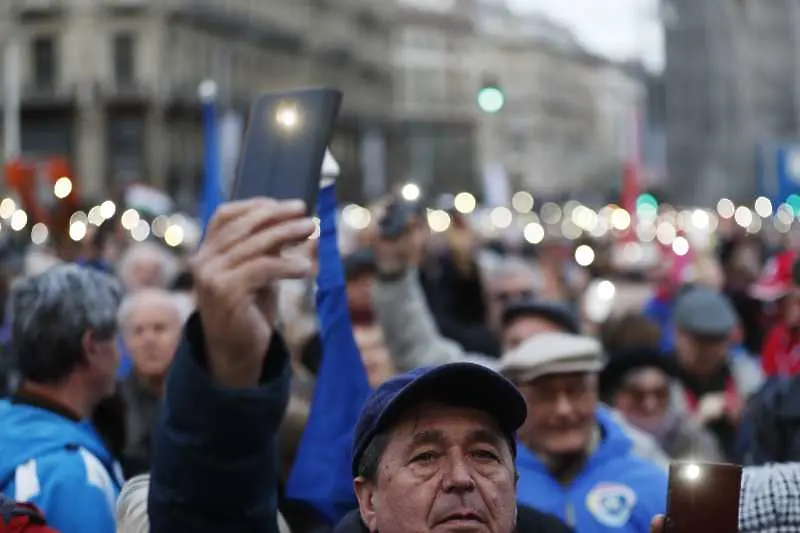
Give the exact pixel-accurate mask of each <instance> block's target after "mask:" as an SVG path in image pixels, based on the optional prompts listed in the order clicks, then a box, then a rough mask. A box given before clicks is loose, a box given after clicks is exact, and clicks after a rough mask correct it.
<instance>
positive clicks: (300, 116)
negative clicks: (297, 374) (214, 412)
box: [193, 88, 342, 388]
mask: <svg viewBox="0 0 800 533" xmlns="http://www.w3.org/2000/svg"><path fill="white" fill-rule="evenodd" d="M341 101H342V93H341V92H340V91H338V90H335V89H324V88H323V89H308V90H301V91H293V92H287V93H276V94H266V95H263V96H261V97H260V98H258V99H257V100H256V102H255V104H254V105H253V108H252V111H251V114H250V119H249V125H248V128H247V133H246V136H245V141H244V147H243V151H242V157H241V160H240V162H239V171H238V174H237V177H236V181H235V183H234V185H233V194H232V200H233V201H232V202H230V203H228V204H225V205H224V206H223V207H222V208H220V209H219V210H218V211H217V212H216V213H215V215H214V217H213V218H212V220H211V222H210V224H209V227H208V228H207V232H206V237H205V240H204V242H203V244H202V245H201V247H200V250H199V252H198V253H197V256H196V257H195V259H194V261H193V270H194V275H195V278H196V279H197V292H198V310H199V313H200V318H201V321H202V325H203V332H204V336H205V340H206V343H207V348H208V357H209V365H210V370H211V371H212V374H213V375H214V376H215V377H216V378H217V379H218V380H219V381H220V382H221V383H222V384H223V385H225V386H227V387H230V388H247V387H252V386H254V385H256V384H257V383H258V379H259V376H260V375H261V369H262V367H263V365H264V358H265V357H266V354H267V351H268V348H269V345H270V341H271V339H272V334H273V332H274V331H275V327H276V326H275V320H276V312H277V310H276V304H277V295H276V292H275V291H276V285H275V284H276V282H277V281H279V280H283V279H293V278H305V277H309V276H312V275H313V264H312V262H311V260H310V259H309V257H308V256H307V255H304V254H298V253H294V254H291V253H287V250H291V249H292V248H296V247H297V246H298V245H299V244H301V243H303V242H305V241H306V240H307V239H308V238H309V237H310V236H311V235H312V234H313V233H314V231H315V225H314V222H313V220H312V219H311V218H310V215H311V214H312V213H313V210H314V207H315V205H316V199H317V193H318V192H319V187H320V169H321V168H322V165H323V161H324V157H325V153H326V149H327V146H328V144H329V143H330V140H331V137H332V135H333V129H334V124H335V121H336V118H337V116H338V112H339V107H340V105H341Z"/></svg>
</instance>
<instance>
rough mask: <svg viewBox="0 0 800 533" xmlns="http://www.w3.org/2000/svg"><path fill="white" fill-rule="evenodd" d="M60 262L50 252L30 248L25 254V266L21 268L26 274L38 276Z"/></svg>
mask: <svg viewBox="0 0 800 533" xmlns="http://www.w3.org/2000/svg"><path fill="white" fill-rule="evenodd" d="M61 263H62V261H61V260H60V259H59V258H58V257H56V256H54V255H52V254H49V253H46V252H41V251H38V250H31V251H30V252H28V253H27V254H25V266H24V267H23V268H24V273H25V275H26V276H38V275H39V274H44V273H45V272H47V271H48V270H50V269H51V268H53V267H54V266H57V265H60V264H61Z"/></svg>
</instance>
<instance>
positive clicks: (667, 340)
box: [0, 184, 800, 533]
mask: <svg viewBox="0 0 800 533" xmlns="http://www.w3.org/2000/svg"><path fill="white" fill-rule="evenodd" d="M380 211H381V212H379V213H378V216H377V217H376V220H377V223H375V224H374V225H372V226H370V227H369V228H367V229H365V230H363V231H360V232H358V233H357V234H348V233H345V232H343V231H341V229H340V228H338V227H337V220H338V217H337V213H338V208H337V204H336V197H335V185H330V184H329V185H327V186H325V187H324V188H323V189H322V190H321V192H320V198H319V203H318V206H317V209H316V211H315V214H316V216H317V217H318V221H314V220H313V219H312V218H311V217H310V216H309V215H308V212H309V211H308V210H307V209H306V206H304V205H302V203H301V202H277V201H273V200H269V199H255V200H247V201H242V202H230V203H227V204H224V205H223V206H221V207H220V209H218V210H217V212H216V214H215V216H214V218H213V219H212V220H211V222H210V223H209V225H208V227H207V228H206V234H205V238H204V240H203V242H202V244H201V245H200V247H199V249H198V250H195V251H191V253H190V254H186V256H176V255H175V254H174V252H173V251H168V250H167V249H166V248H163V247H161V246H160V245H158V244H156V243H154V242H146V243H134V244H131V245H126V247H125V249H124V250H123V252H122V254H121V256H120V257H118V258H117V257H113V256H112V255H111V252H109V253H108V254H106V253H104V252H103V251H102V250H100V252H99V255H98V254H95V255H92V256H91V257H90V256H85V257H80V258H78V259H77V260H76V261H69V262H66V261H61V260H59V259H57V258H56V257H54V256H53V254H48V253H46V252H42V251H41V250H39V251H36V252H33V251H28V252H26V253H27V256H28V258H27V261H25V262H23V263H22V264H21V265H18V266H17V267H16V269H14V268H11V267H7V268H6V269H5V271H4V281H3V287H4V288H5V290H4V293H5V305H4V309H5V316H4V317H3V318H4V323H5V324H6V329H7V335H6V337H7V338H6V339H5V348H4V351H3V353H2V355H0V377H1V378H2V379H0V381H2V385H1V386H0V389H2V390H3V391H4V395H5V396H6V398H5V399H4V400H1V401H0V493H2V494H4V495H5V497H6V498H8V499H3V500H0V509H8V512H3V513H0V531H5V530H4V529H3V525H2V524H4V523H5V524H6V525H8V524H10V523H11V522H12V520H17V522H16V523H17V524H23V523H24V524H25V525H26V526H29V527H31V528H33V527H46V526H44V520H46V522H47V525H48V526H49V527H50V528H52V529H53V530H55V531H59V532H61V533H78V532H88V533H112V532H114V531H119V532H121V533H147V532H150V531H152V532H153V533H161V532H173V531H183V532H206V531H208V532H211V531H220V530H224V531H228V532H231V533H237V532H241V533H245V532H258V533H277V532H278V531H281V532H282V533H288V532H292V533H312V532H313V533H322V532H324V531H327V532H332V531H337V532H339V533H351V532H352V533H355V532H362V531H365V530H367V531H369V532H370V533H376V532H378V531H380V532H381V533H395V532H396V533H408V532H409V531H420V532H422V531H433V530H443V531H476V532H477V531H491V532H494V533H511V532H512V531H518V532H520V533H527V532H528V531H531V532H533V531H536V532H542V533H544V532H552V533H557V532H558V533H565V532H567V531H575V532H577V533H611V532H621V533H647V532H649V531H651V527H656V529H658V528H660V527H661V524H660V522H658V521H656V522H655V525H653V522H652V521H653V519H654V518H655V517H658V516H659V515H663V514H664V513H665V510H666V503H667V466H668V465H669V463H670V462H671V461H678V460H682V461H695V462H703V461H709V462H732V463H738V464H743V465H746V468H745V475H744V479H743V484H742V499H741V509H740V518H739V523H740V530H741V531H744V532H756V531H758V532H768V531H775V532H778V531H781V532H788V531H800V511H798V510H800V465H795V464H793V463H792V461H794V460H799V459H800V447H798V445H800V439H798V436H800V432H798V430H800V427H798V428H796V427H795V425H796V424H795V422H794V421H795V420H800V418H798V417H797V414H800V412H798V408H797V407H795V405H800V403H798V402H793V401H792V400H793V398H795V397H797V399H798V400H800V392H798V391H800V388H798V387H795V386H794V384H795V382H794V380H793V377H794V376H795V375H796V374H797V373H798V372H800V357H798V354H799V353H800V352H798V350H799V349H800V335H798V332H800V285H798V283H797V281H798V280H797V276H796V272H795V270H797V269H796V268H795V266H796V256H795V253H794V251H792V250H791V249H789V248H784V249H777V250H768V249H766V248H765V246H764V245H763V243H762V242H760V241H759V240H758V238H757V237H753V236H749V235H746V234H744V233H742V234H737V233H730V234H720V235H719V239H718V240H719V243H718V246H717V248H716V249H715V250H713V251H711V252H708V253H704V254H697V255H696V256H695V257H693V258H692V260H691V261H689V262H685V261H678V260H677V257H675V256H671V255H670V254H669V253H668V252H665V253H664V255H663V257H662V258H661V260H660V261H659V263H658V265H657V266H656V267H655V268H652V269H650V270H649V271H647V272H644V273H643V272H637V273H635V274H636V275H635V276H634V274H633V273H631V272H629V271H621V270H619V269H616V268H614V267H612V266H610V265H609V264H604V263H603V262H602V261H597V262H595V264H593V265H592V266H591V267H588V268H582V267H579V266H578V265H576V264H575V262H574V260H573V258H572V257H573V256H572V254H571V248H572V247H574V246H575V244H574V243H570V242H567V241H565V240H562V239H552V240H546V241H544V242H543V243H542V244H540V245H537V246H535V247H530V246H522V245H521V244H519V245H517V244H515V243H509V242H507V241H505V242H494V241H491V240H487V239H484V238H482V237H481V236H480V235H479V234H478V233H477V232H476V231H475V230H474V229H473V228H472V227H471V225H470V223H469V221H468V220H466V219H462V218H459V215H458V214H456V213H453V217H454V219H455V223H454V224H453V225H452V226H451V228H450V229H449V230H448V231H447V232H444V233H442V234H432V233H431V231H430V229H429V227H428V225H427V223H426V221H425V216H424V210H423V209H422V208H421V207H418V206H416V205H414V204H411V203H408V202H407V201H405V200H403V199H401V198H394V199H391V200H390V201H389V202H388V204H387V205H384V206H382V207H381V208H380ZM398 213H399V214H398ZM389 218H392V220H391V221H388V219H389ZM398 220H399V221H400V230H399V231H398V229H397V227H396V226H397V224H398ZM390 222H391V224H390ZM389 226H392V227H389ZM593 245H594V246H597V247H600V246H602V244H600V243H594V244H593ZM598 255H600V254H598ZM598 283H600V284H603V287H605V290H604V292H605V293H606V296H607V299H608V300H614V299H615V298H616V297H615V296H614V294H617V295H618V294H619V293H620V292H622V291H624V287H625V286H626V285H631V284H633V285H637V286H640V287H645V288H647V289H648V290H647V294H648V296H647V298H645V299H644V300H642V301H636V302H633V303H631V302H627V303H625V305H621V304H620V305H616V306H615V305H611V306H610V310H609V312H608V313H605V316H603V317H601V318H598V316H596V313H588V312H587V311H586V309H587V307H588V303H587V299H589V298H590V297H591V295H592V294H594V293H595V292H596V291H592V290H589V289H590V287H594V286H597V284H598ZM612 303H613V302H612ZM776 462H777V463H783V464H782V465H778V466H761V465H765V464H767V463H776ZM12 500H13V501H15V502H18V503H16V504H14V503H12ZM26 502H29V503H31V504H34V505H35V507H34V506H26V505H25V503H26ZM20 527H21V526H20ZM19 531H24V529H19ZM31 531H33V530H31Z"/></svg>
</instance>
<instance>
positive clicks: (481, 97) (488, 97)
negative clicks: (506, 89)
mask: <svg viewBox="0 0 800 533" xmlns="http://www.w3.org/2000/svg"><path fill="white" fill-rule="evenodd" d="M505 103H506V97H505V95H504V94H503V91H501V90H500V89H499V88H498V87H484V88H483V89H481V90H480V91H479V92H478V107H480V108H481V110H482V111H483V112H485V113H497V112H498V111H500V110H501V109H503V106H504V105H505Z"/></svg>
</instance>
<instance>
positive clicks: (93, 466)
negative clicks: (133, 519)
mask: <svg viewBox="0 0 800 533" xmlns="http://www.w3.org/2000/svg"><path fill="white" fill-rule="evenodd" d="M121 485H122V471H121V469H120V468H119V464H118V463H116V462H115V461H114V459H113V458H112V456H111V453H110V452H109V451H108V450H107V449H106V447H105V445H104V444H103V443H102V441H101V439H100V437H99V436H98V435H97V433H96V432H95V431H94V429H93V428H92V426H91V424H89V422H74V421H72V420H69V419H67V418H65V417H63V416H61V415H59V414H56V413H54V412H52V411H48V410H45V409H41V408H38V407H33V406H30V405H24V404H13V403H11V402H9V401H7V400H3V401H0V492H3V493H5V494H7V495H8V496H9V497H11V498H14V499H15V500H17V501H22V502H32V503H34V504H36V505H37V506H38V507H39V508H40V509H41V510H42V511H43V512H44V514H45V516H46V517H47V521H48V524H49V525H50V526H51V527H53V528H54V529H56V530H58V531H59V532H60V533H114V531H115V523H114V515H115V510H116V500H117V496H119V491H120V487H121Z"/></svg>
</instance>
